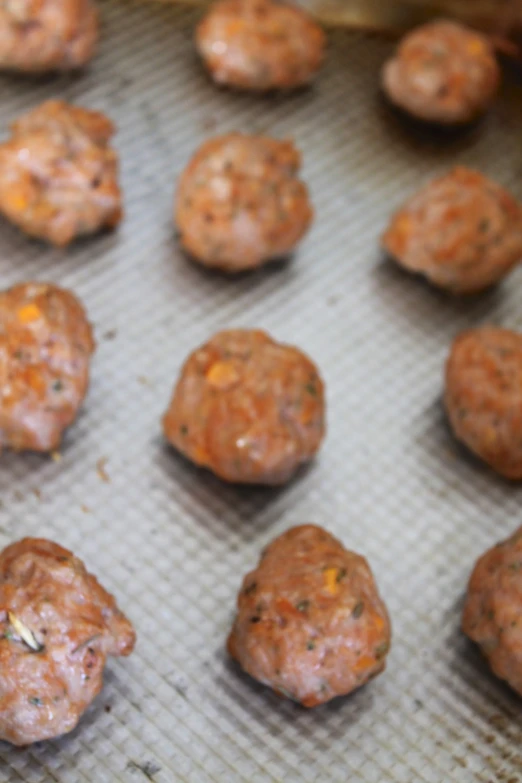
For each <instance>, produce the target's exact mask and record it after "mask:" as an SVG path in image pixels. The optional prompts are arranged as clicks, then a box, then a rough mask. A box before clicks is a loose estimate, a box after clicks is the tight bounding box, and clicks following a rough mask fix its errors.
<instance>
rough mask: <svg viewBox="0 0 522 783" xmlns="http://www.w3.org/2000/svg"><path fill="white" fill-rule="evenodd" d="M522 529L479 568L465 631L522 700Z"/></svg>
mask: <svg viewBox="0 0 522 783" xmlns="http://www.w3.org/2000/svg"><path fill="white" fill-rule="evenodd" d="M521 608H522V527H521V528H519V529H518V530H517V531H516V533H514V535H512V536H511V538H508V539H507V541H503V542H502V543H500V544H497V545H496V546H494V547H493V548H492V549H490V550H489V551H488V552H486V553H485V554H484V555H482V557H480V558H479V560H478V562H477V563H476V565H475V568H474V570H473V573H472V575H471V579H470V580H469V585H468V593H467V596H466V602H465V604H464V614H463V617H462V628H463V630H464V633H465V634H467V635H468V636H469V638H470V639H472V640H473V641H474V642H476V643H477V644H478V645H479V646H480V648H481V650H482V652H483V653H484V655H485V656H486V658H487V659H488V661H489V665H490V666H491V668H492V670H493V672H494V673H495V674H496V675H497V677H500V678H501V679H502V680H506V682H508V683H509V685H510V686H511V687H512V688H514V690H516V691H517V693H519V694H520V695H521V696H522V611H521Z"/></svg>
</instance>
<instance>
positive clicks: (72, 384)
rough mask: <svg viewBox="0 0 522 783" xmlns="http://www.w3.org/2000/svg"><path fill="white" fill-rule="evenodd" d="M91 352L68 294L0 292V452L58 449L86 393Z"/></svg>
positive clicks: (83, 321) (33, 288)
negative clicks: (7, 449)
mask: <svg viewBox="0 0 522 783" xmlns="http://www.w3.org/2000/svg"><path fill="white" fill-rule="evenodd" d="M93 351H94V339H93V334H92V330H91V326H90V324H89V322H88V321H87V317H86V315H85V311H84V309H83V307H82V305H81V304H80V302H79V301H78V299H76V297H75V296H74V295H73V294H72V293H70V292H69V291H65V290H63V289H61V288H58V287H57V286H54V285H51V284H46V283H24V284H22V285H17V286H15V287H14V288H10V289H8V290H7V291H3V292H0V450H1V449H2V448H4V447H10V448H12V449H17V450H21V449H30V450H33V451H52V450H53V449H56V448H57V447H58V446H59V444H60V440H61V438H62V434H63V431H64V430H65V428H66V427H68V426H69V424H71V422H72V421H74V419H75V417H76V414H77V412H78V409H79V407H80V405H81V404H82V402H83V398H84V397H85V394H86V392H87V386H88V383H89V360H90V357H91V354H92V352H93Z"/></svg>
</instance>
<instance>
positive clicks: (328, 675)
mask: <svg viewBox="0 0 522 783" xmlns="http://www.w3.org/2000/svg"><path fill="white" fill-rule="evenodd" d="M390 636H391V628H390V621H389V619H388V613H387V611H386V607H385V605H384V603H383V601H382V600H381V598H380V596H379V593H378V592H377V586H376V584H375V581H374V578H373V575H372V572H371V570H370V567H369V565H368V563H367V562H366V560H365V559H364V557H361V556H360V555H357V554H355V553H354V552H349V551H348V550H347V549H345V548H344V547H343V545H342V544H341V542H340V541H338V540H337V539H335V538H334V537H333V536H331V535H330V534H329V533H327V532H326V530H323V529H322V528H320V527H316V526H315V525H302V526H300V527H294V528H292V529H291V530H288V531H287V532H286V533H283V535H282V536H279V538H276V539H275V541H273V542H272V543H271V544H270V546H269V547H268V548H267V549H266V550H265V551H264V552H263V554H262V556H261V560H260V562H259V565H258V567H257V568H256V569H255V570H254V571H251V572H250V573H249V574H247V575H246V576H245V578H244V580H243V585H242V587H241V591H240V593H239V596H238V612H237V617H236V620H235V622H234V626H233V628H232V631H231V633H230V636H229V638H228V650H229V652H230V655H231V656H232V657H233V658H235V659H236V660H237V661H239V663H240V664H241V666H242V667H243V669H244V670H245V671H246V672H248V674H250V675H251V676H252V677H254V678H255V679H256V680H259V681H260V682H262V683H263V684H264V685H269V686H270V687H271V688H273V689H274V690H275V691H276V692H277V693H279V694H281V695H283V696H287V697H288V698H290V699H294V700H295V701H298V702H300V703H301V704H303V705H304V706H305V707H315V706H316V705H317V704H323V703H324V702H326V701H329V700H330V699H333V698H334V697H335V696H343V695H345V694H347V693H350V692H351V691H353V690H355V689H356V688H359V687H360V686H361V685H364V684H365V683H366V682H368V680H369V679H371V678H372V677H375V675H376V674H379V672H381V671H382V670H383V669H384V667H385V658H386V654H387V652H388V650H389V647H390Z"/></svg>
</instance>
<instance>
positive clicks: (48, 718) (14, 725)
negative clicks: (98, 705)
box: [0, 538, 135, 745]
mask: <svg viewBox="0 0 522 783" xmlns="http://www.w3.org/2000/svg"><path fill="white" fill-rule="evenodd" d="M134 642H135V633H134V629H133V627H132V625H131V624H130V622H129V621H128V620H127V618H126V617H125V615H123V614H122V612H120V610H119V609H118V607H117V605H116V601H115V600H114V598H113V596H112V595H110V594H109V593H108V592H107V591H106V590H104V589H103V587H102V586H101V585H100V584H99V583H98V581H97V580H96V579H95V577H94V576H92V574H90V573H89V572H88V571H87V570H86V569H85V566H84V564H83V563H82V561H81V560H79V559H78V558H77V557H75V556H74V555H73V554H72V552H69V551H68V550H67V549H64V548H63V547H61V546H58V544H55V543H53V542H52V541H48V540H46V539H43V538H24V539H22V540H21V541H18V542H17V543H15V544H12V545H11V546H8V547H7V548H6V549H4V550H3V552H1V553H0V671H1V672H2V676H1V677H0V740H7V741H8V742H11V743H13V744H14V745H29V744H30V743H31V742H39V741H40V740H46V739H51V738H53V737H58V736H60V735H61V734H65V733H67V732H69V731H72V729H74V727H75V726H76V724H77V723H78V721H79V719H80V718H81V716H82V714H83V713H84V712H85V710H86V709H87V707H88V706H89V704H90V703H91V702H92V701H93V699H94V698H95V696H97V694H98V693H99V692H100V690H101V688H102V684H103V670H104V667H105V662H106V659H107V656H109V655H129V654H130V653H131V652H132V649H133V647H134Z"/></svg>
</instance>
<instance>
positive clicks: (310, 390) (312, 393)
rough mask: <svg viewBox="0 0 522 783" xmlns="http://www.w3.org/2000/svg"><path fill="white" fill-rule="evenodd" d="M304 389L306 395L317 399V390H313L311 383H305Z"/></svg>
mask: <svg viewBox="0 0 522 783" xmlns="http://www.w3.org/2000/svg"><path fill="white" fill-rule="evenodd" d="M305 389H306V391H307V392H308V394H311V395H312V397H317V389H316V388H315V386H314V384H313V383H307V384H306V386H305Z"/></svg>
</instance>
